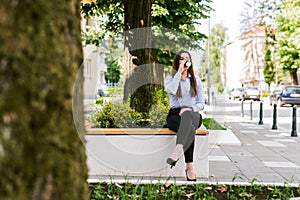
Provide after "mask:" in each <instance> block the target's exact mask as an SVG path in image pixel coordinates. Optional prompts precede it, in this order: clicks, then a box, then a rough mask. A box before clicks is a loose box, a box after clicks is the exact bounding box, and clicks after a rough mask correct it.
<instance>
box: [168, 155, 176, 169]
mask: <svg viewBox="0 0 300 200" xmlns="http://www.w3.org/2000/svg"><path fill="white" fill-rule="evenodd" d="M178 160H179V158H178V159H177V160H173V159H172V158H168V159H167V163H168V164H169V165H171V169H172V168H173V167H175V165H176V163H177V161H178Z"/></svg>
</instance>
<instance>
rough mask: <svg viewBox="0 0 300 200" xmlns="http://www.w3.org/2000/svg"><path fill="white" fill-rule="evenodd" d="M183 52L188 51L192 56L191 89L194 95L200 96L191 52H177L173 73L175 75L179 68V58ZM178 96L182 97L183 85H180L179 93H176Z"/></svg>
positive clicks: (190, 70)
mask: <svg viewBox="0 0 300 200" xmlns="http://www.w3.org/2000/svg"><path fill="white" fill-rule="evenodd" d="M183 53H187V54H188V55H189V57H190V62H191V63H192V65H191V66H190V67H189V68H188V73H189V74H190V75H191V90H190V94H191V96H192V97H195V96H198V91H197V82H196V78H195V73H194V67H193V62H192V57H191V54H190V53H189V52H187V51H179V52H178V53H176V55H175V56H174V59H173V63H172V69H173V70H172V71H173V73H172V75H173V76H174V75H175V74H176V73H177V71H178V68H179V60H180V57H181V54H183ZM176 96H177V97H182V93H181V87H180V85H179V86H178V89H177V93H176Z"/></svg>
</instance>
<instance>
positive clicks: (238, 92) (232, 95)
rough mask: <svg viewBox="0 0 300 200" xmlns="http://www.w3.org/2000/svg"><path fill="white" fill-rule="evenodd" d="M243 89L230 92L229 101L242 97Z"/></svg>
mask: <svg viewBox="0 0 300 200" xmlns="http://www.w3.org/2000/svg"><path fill="white" fill-rule="evenodd" d="M242 92H243V88H234V89H232V90H231V91H230V92H229V99H232V100H235V99H237V98H239V97H240V95H241V93H242Z"/></svg>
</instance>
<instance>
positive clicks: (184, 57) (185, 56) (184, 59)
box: [179, 53, 190, 65]
mask: <svg viewBox="0 0 300 200" xmlns="http://www.w3.org/2000/svg"><path fill="white" fill-rule="evenodd" d="M189 60H190V56H189V54H187V53H182V54H181V55H180V58H179V65H181V64H182V63H183V64H184V63H185V62H187V61H189Z"/></svg>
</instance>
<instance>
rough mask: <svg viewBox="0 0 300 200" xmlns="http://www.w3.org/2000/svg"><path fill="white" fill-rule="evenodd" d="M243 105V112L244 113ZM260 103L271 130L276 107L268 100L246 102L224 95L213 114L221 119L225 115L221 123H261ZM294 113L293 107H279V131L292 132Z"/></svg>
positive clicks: (298, 120) (213, 109) (299, 115)
mask: <svg viewBox="0 0 300 200" xmlns="http://www.w3.org/2000/svg"><path fill="white" fill-rule="evenodd" d="M242 103H243V112H242ZM251 103H252V120H251ZM260 103H262V108H263V113H262V122H263V123H267V124H270V129H272V126H273V124H274V119H273V113H274V106H271V105H270V103H269V100H268V99H262V100H261V101H251V100H246V101H244V102H242V101H239V100H229V99H228V98H226V97H225V96H224V95H219V96H218V97H217V100H216V105H215V106H212V108H211V111H212V112H211V114H212V116H213V115H216V117H218V118H219V119H220V117H221V116H222V114H223V119H222V118H221V119H220V120H221V121H225V122H228V121H233V122H234V121H235V120H240V119H244V120H249V121H253V122H257V123H258V122H259V120H260V118H259V117H260V116H259V115H260ZM292 113H293V107H292V106H290V105H286V106H283V107H279V106H277V118H276V122H275V123H276V125H277V128H278V129H283V130H286V131H288V130H290V131H291V130H292ZM296 113H297V115H296V116H297V132H299V131H300V127H299V126H298V124H299V122H300V106H299V105H298V106H297V112H296ZM220 115H221V116H220Z"/></svg>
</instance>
